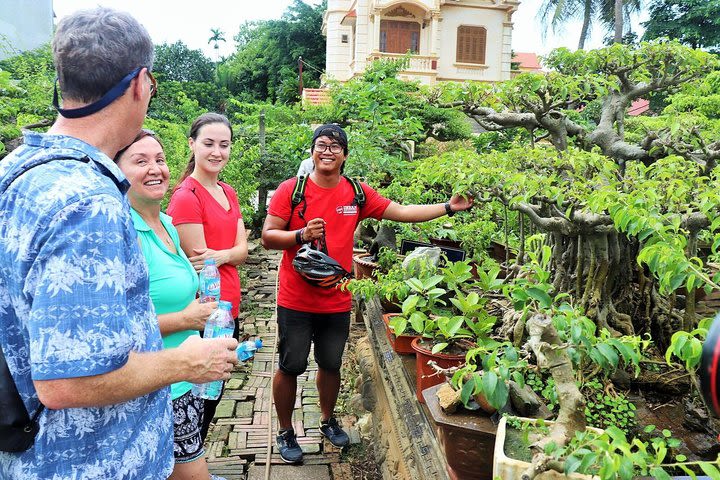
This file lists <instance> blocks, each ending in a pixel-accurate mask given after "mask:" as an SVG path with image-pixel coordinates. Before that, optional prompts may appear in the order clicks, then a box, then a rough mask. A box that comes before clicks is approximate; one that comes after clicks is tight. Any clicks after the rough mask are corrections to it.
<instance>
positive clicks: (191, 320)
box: [115, 130, 217, 479]
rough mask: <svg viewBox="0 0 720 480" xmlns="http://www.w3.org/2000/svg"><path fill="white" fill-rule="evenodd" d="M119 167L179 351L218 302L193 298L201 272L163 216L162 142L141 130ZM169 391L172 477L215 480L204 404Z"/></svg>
mask: <svg viewBox="0 0 720 480" xmlns="http://www.w3.org/2000/svg"><path fill="white" fill-rule="evenodd" d="M115 162H116V163H117V165H118V167H120V170H122V172H123V174H125V176H126V177H127V179H128V181H129V182H130V189H129V190H128V199H129V200H130V206H131V207H132V209H131V211H130V213H131V215H132V219H133V223H134V225H135V230H137V233H138V242H139V243H140V247H141V249H142V252H143V255H144V256H145V260H146V262H147V266H148V272H149V275H150V298H151V300H152V302H153V305H154V306H155V313H156V314H157V316H158V322H159V324H160V332H161V333H162V336H163V345H164V347H165V348H175V347H177V346H178V345H180V344H181V343H182V342H183V341H185V340H186V339H187V338H188V337H189V336H191V335H199V332H198V331H199V330H202V329H203V328H204V326H205V321H206V320H207V318H208V317H209V316H210V314H211V313H212V311H213V310H214V309H215V308H216V307H217V303H215V302H210V303H200V302H199V301H198V300H197V299H196V298H195V293H196V292H197V289H198V277H197V273H195V269H194V268H193V266H192V264H190V262H189V261H188V259H187V256H186V255H185V253H183V251H182V249H181V248H180V239H179V237H178V233H177V230H175V227H173V224H172V218H171V217H169V216H167V215H165V214H164V213H162V212H161V211H160V202H161V201H162V199H163V196H164V195H165V193H166V192H167V190H168V187H169V180H170V171H169V169H168V166H167V164H166V162H165V153H164V151H163V147H162V144H161V143H160V141H159V140H158V138H157V137H156V136H155V134H154V133H153V132H151V131H150V130H142V131H141V132H140V133H139V134H138V135H137V137H136V138H135V140H134V141H133V143H131V144H130V145H129V146H128V147H126V148H125V149H124V150H121V151H120V152H118V154H117V155H116V156H115ZM170 389H171V394H172V401H173V413H174V419H175V425H174V429H175V442H174V443H175V444H174V453H175V468H174V470H173V473H172V475H171V476H170V478H171V479H185V478H198V479H207V478H211V477H210V474H209V473H208V467H207V463H206V462H205V456H204V453H205V452H204V450H203V442H202V438H201V436H200V427H201V425H202V416H203V400H202V399H199V398H197V397H195V396H193V394H192V392H191V389H192V384H191V383H188V382H179V383H174V384H172V385H171V386H170ZM213 478H217V477H214V476H213Z"/></svg>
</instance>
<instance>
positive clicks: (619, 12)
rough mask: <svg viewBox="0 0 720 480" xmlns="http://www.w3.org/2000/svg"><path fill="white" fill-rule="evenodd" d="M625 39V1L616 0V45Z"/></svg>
mask: <svg viewBox="0 0 720 480" xmlns="http://www.w3.org/2000/svg"><path fill="white" fill-rule="evenodd" d="M622 39H623V0H615V43H622Z"/></svg>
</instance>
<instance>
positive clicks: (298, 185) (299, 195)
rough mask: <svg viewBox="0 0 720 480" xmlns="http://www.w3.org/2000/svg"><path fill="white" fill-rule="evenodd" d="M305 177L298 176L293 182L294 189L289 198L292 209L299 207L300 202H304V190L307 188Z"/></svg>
mask: <svg viewBox="0 0 720 480" xmlns="http://www.w3.org/2000/svg"><path fill="white" fill-rule="evenodd" d="M307 179H308V177H307V175H300V176H299V177H297V180H296V181H295V188H293V191H292V197H291V198H290V200H291V202H292V206H293V208H295V207H297V206H298V205H300V202H302V201H303V200H305V188H307Z"/></svg>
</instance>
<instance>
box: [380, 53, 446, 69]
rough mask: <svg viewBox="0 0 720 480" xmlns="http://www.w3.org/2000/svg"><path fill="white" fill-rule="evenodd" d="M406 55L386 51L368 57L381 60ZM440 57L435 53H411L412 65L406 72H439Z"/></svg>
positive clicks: (400, 57) (399, 57)
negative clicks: (434, 54)
mask: <svg viewBox="0 0 720 480" xmlns="http://www.w3.org/2000/svg"><path fill="white" fill-rule="evenodd" d="M404 57H405V55H404V54H402V53H386V52H373V53H371V54H370V56H369V57H368V59H369V60H379V59H381V58H392V59H402V58H404ZM437 63H438V57H436V56H433V55H410V65H409V66H408V68H406V69H405V70H403V72H404V73H425V74H427V73H430V74H437Z"/></svg>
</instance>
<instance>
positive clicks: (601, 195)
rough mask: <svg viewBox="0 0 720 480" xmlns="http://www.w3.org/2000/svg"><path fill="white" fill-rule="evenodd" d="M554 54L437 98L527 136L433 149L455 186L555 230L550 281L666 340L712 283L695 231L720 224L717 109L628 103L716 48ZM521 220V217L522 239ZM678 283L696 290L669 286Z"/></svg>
mask: <svg viewBox="0 0 720 480" xmlns="http://www.w3.org/2000/svg"><path fill="white" fill-rule="evenodd" d="M545 64H546V66H548V67H550V68H551V69H553V70H552V71H551V72H549V73H547V74H526V75H520V76H518V77H517V78H515V79H513V80H511V81H509V82H505V83H503V84H500V85H498V86H495V87H493V86H486V85H464V86H448V87H447V89H446V91H445V92H444V96H443V97H442V98H441V100H448V102H447V103H446V105H453V106H456V107H457V108H461V109H462V110H463V111H464V112H465V113H466V114H467V115H469V116H470V117H471V118H473V119H474V120H475V121H477V122H478V123H479V124H480V125H481V126H483V127H484V128H485V129H487V130H491V131H502V130H505V129H518V128H519V129H524V130H526V131H527V132H528V133H529V137H530V139H529V145H528V147H531V148H529V149H528V148H527V147H522V148H520V147H516V148H515V149H510V150H508V151H507V152H501V153H493V154H492V155H490V154H488V155H476V154H475V155H474V154H472V153H470V152H467V151H465V152H461V151H456V152H452V153H447V154H444V155H442V156H440V157H439V158H440V161H438V158H434V159H433V160H431V162H433V163H434V166H435V168H436V169H438V170H439V171H442V174H443V175H444V177H445V181H446V182H447V181H450V183H451V184H453V188H454V189H455V190H460V191H467V190H474V191H476V192H477V193H478V195H479V197H480V198H481V199H482V200H484V201H487V202H489V203H494V202H499V203H500V204H501V205H503V206H505V207H506V208H508V209H509V210H511V211H515V212H518V213H519V214H521V218H525V219H526V220H527V223H532V225H534V227H535V228H536V229H537V230H538V231H540V232H545V233H547V234H548V235H547V241H548V244H549V246H550V247H551V249H552V254H553V255H552V269H551V272H552V282H551V283H552V285H553V288H554V290H553V291H554V292H565V293H568V294H569V295H570V296H571V298H572V299H573V300H574V302H575V303H576V304H577V305H578V306H580V307H582V309H583V310H584V311H585V312H586V314H587V316H588V317H589V318H591V319H592V320H593V321H594V322H595V323H596V324H597V326H598V328H600V329H607V330H608V331H609V332H611V333H612V334H613V335H630V334H644V333H649V334H651V336H652V338H653V340H654V341H655V342H656V344H657V345H658V346H659V347H661V348H666V347H667V346H668V345H669V343H670V337H671V335H672V334H673V333H674V332H675V331H677V330H678V329H682V330H686V331H689V330H692V329H693V328H694V327H695V325H696V323H697V319H696V318H695V315H694V310H693V307H694V291H695V290H696V289H697V288H701V287H708V288H715V287H716V285H717V282H716V281H715V280H714V279H713V274H712V273H711V272H709V271H708V270H707V269H706V268H704V262H703V261H701V260H699V259H698V258H697V241H698V238H701V237H703V236H709V237H710V238H712V236H714V235H716V233H717V231H718V227H720V222H712V221H711V220H712V219H714V218H717V217H718V215H717V213H718V205H720V202H719V201H718V196H717V191H718V190H717V185H716V182H717V178H716V176H715V175H714V173H713V169H714V167H715V164H716V159H717V157H718V155H719V154H720V143H718V142H716V141H714V140H712V139H713V138H714V137H715V133H716V132H717V130H716V127H715V126H714V125H713V124H711V123H708V122H704V123H699V122H696V121H693V120H692V119H691V118H690V117H687V116H682V118H681V116H679V115H677V114H670V113H668V114H667V115H665V116H663V117H662V118H656V119H654V120H653V121H647V122H639V121H638V122H628V121H626V111H627V109H628V107H629V106H630V105H631V104H632V103H633V102H634V101H636V100H638V99H642V98H648V97H649V96H651V95H668V94H672V93H675V92H678V91H680V90H681V89H682V87H683V86H684V85H686V84H690V83H693V84H695V83H696V82H701V81H702V79H703V77H704V76H706V75H708V74H709V73H712V72H714V71H716V70H717V69H718V61H717V59H716V58H715V57H714V56H712V55H710V54H708V53H706V52H703V51H699V50H692V49H690V48H688V47H685V46H682V45H680V44H678V43H676V42H654V43H643V44H641V45H640V46H639V47H631V46H626V45H613V46H611V47H607V48H604V49H600V50H595V51H589V52H584V51H578V52H569V51H568V50H564V49H560V50H556V51H555V52H553V53H552V54H550V56H549V57H548V58H547V59H546V60H545ZM686 103H687V102H686ZM580 110H582V111H580ZM692 118H695V119H697V115H695V116H694V117H692ZM683 119H684V120H683ZM628 127H631V129H629V128H628ZM548 144H549V145H548ZM429 162H430V161H429ZM438 166H439V167H440V168H438ZM526 230H527V229H526V228H519V229H518V232H517V233H518V235H519V236H520V237H521V241H520V244H521V245H522V244H523V243H524V242H523V240H522V239H523V237H524V235H525V234H526ZM717 245H718V243H716V244H715V245H714V247H715V248H716V247H717ZM521 257H522V255H521ZM521 261H522V258H521ZM638 262H639V263H638ZM680 287H684V288H685V289H686V290H687V291H688V292H689V293H688V295H687V298H685V297H680V296H679V295H673V294H672V292H675V291H676V290H677V289H678V288H680Z"/></svg>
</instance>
